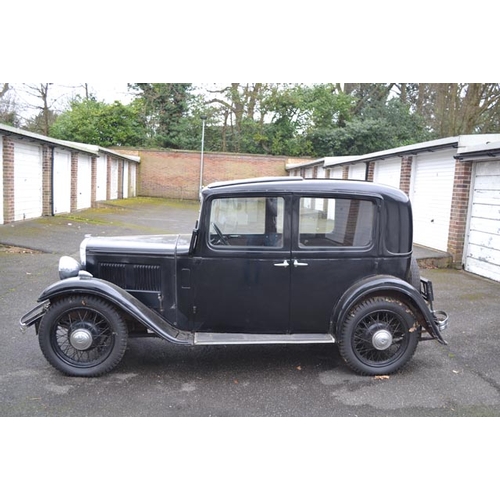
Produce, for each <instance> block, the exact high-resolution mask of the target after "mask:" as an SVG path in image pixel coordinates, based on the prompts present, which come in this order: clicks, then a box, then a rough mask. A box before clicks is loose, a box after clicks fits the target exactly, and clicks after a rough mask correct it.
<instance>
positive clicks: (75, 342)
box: [69, 328, 92, 351]
mask: <svg viewBox="0 0 500 500" xmlns="http://www.w3.org/2000/svg"><path fill="white" fill-rule="evenodd" d="M69 343H70V344H71V346H72V347H74V348H75V349H77V350H78V351H85V349H88V348H89V347H90V346H91V345H92V333H90V332H89V331H88V330H86V329H85V328H78V329H77V330H75V331H73V332H71V334H70V336H69Z"/></svg>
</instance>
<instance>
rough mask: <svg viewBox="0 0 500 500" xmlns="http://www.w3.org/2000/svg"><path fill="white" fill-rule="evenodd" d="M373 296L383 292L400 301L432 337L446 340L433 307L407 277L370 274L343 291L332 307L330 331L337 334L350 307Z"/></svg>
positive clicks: (441, 341)
mask: <svg viewBox="0 0 500 500" xmlns="http://www.w3.org/2000/svg"><path fill="white" fill-rule="evenodd" d="M374 296H386V297H391V298H394V299H398V300H400V301H401V302H403V303H404V304H405V305H406V306H407V307H408V308H410V310H411V311H412V312H413V313H414V315H415V317H416V318H417V321H418V323H419V324H420V326H422V327H423V328H424V329H425V330H426V331H427V332H428V333H429V334H430V335H431V337H433V338H435V339H436V340H438V341H439V342H440V343H441V344H445V345H446V344H447V342H446V341H445V340H444V339H443V337H442V336H441V332H440V328H439V326H438V325H437V324H436V318H435V317H434V314H433V311H431V309H430V308H429V306H428V304H427V302H426V301H425V300H424V298H423V297H422V295H421V294H420V293H419V291H418V290H416V289H415V288H414V287H413V286H411V285H410V284H409V283H407V282H406V281H403V280H402V279H399V278H396V277H394V276H371V277H368V278H365V279H363V280H361V281H359V282H357V283H355V284H354V285H353V286H351V287H350V288H349V289H348V290H347V291H346V292H345V293H344V295H342V297H341V299H340V300H339V302H338V303H337V305H336V307H335V310H334V311H333V315H332V320H331V326H332V330H333V331H332V333H333V334H334V335H336V334H337V332H338V331H340V329H341V328H342V325H343V324H344V321H345V319H346V317H347V314H348V313H349V311H350V310H351V309H352V308H353V307H354V306H355V305H356V304H357V303H358V302H360V301H361V300H364V299H368V298H370V297H374Z"/></svg>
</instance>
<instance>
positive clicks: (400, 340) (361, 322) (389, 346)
mask: <svg viewBox="0 0 500 500" xmlns="http://www.w3.org/2000/svg"><path fill="white" fill-rule="evenodd" d="M414 323H415V318H414V317H413V315H412V314H411V313H410V312H409V311H408V309H407V308H406V307H405V306H404V305H403V304H402V303H400V302H397V301H394V300H392V299H389V298H385V297H376V298H374V299H369V300H366V301H364V302H361V303H360V304H358V305H357V306H356V307H355V308H354V309H352V311H351V312H350V313H349V315H348V317H347V319H346V321H345V322H344V325H343V327H342V331H341V334H340V338H339V349H340V353H341V355H342V357H343V358H344V360H345V361H346V363H347V364H348V365H349V366H350V367H351V368H352V369H353V370H355V371H356V372H358V373H360V374H362V375H384V374H389V373H393V372H394V371H396V370H399V369H400V368H402V367H403V366H404V365H405V364H406V363H407V362H408V361H409V360H410V359H411V357H412V356H413V354H414V352H415V349H416V347H417V344H418V334H417V331H416V329H415V330H413V328H412V327H413V325H414Z"/></svg>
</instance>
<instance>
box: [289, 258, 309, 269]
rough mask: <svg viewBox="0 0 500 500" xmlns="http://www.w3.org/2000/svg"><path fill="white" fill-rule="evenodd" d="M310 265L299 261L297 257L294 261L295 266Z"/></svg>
mask: <svg viewBox="0 0 500 500" xmlns="http://www.w3.org/2000/svg"><path fill="white" fill-rule="evenodd" d="M308 265H309V264H307V263H306V262H299V261H298V260H297V259H294V261H293V267H306V266H308Z"/></svg>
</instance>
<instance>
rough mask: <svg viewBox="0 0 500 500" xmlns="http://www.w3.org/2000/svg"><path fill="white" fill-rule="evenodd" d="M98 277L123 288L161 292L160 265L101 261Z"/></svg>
mask: <svg viewBox="0 0 500 500" xmlns="http://www.w3.org/2000/svg"><path fill="white" fill-rule="evenodd" d="M99 277H100V278H101V279H103V280H106V281H110V282H111V283H115V284H116V285H118V286H119V287H121V288H124V289H125V290H140V291H144V292H161V268H160V266H153V265H147V264H117V263H113V262H101V263H100V264H99Z"/></svg>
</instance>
